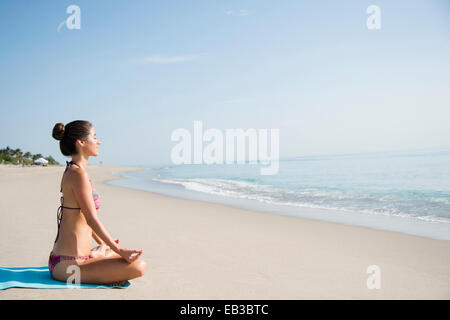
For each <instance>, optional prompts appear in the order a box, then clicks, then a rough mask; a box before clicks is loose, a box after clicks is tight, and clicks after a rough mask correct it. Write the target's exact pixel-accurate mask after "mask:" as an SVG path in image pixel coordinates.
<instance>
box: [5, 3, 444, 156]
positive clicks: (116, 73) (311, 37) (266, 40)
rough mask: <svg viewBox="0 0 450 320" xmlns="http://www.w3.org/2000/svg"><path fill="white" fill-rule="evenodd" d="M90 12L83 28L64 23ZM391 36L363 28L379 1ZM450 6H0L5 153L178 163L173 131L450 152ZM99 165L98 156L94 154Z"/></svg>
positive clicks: (342, 149) (301, 145)
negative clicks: (84, 127) (67, 140)
mask: <svg viewBox="0 0 450 320" xmlns="http://www.w3.org/2000/svg"><path fill="white" fill-rule="evenodd" d="M71 4H76V5H78V6H79V7H80V9H81V29H80V30H68V29H67V28H62V29H61V30H60V31H59V32H58V30H57V28H58V25H59V24H60V23H61V22H62V21H64V20H65V19H67V17H68V16H69V14H67V13H66V8H67V7H68V6H69V5H71ZM372 4H375V5H378V6H379V7H380V9H381V29H380V30H369V29H367V27H366V20H367V17H368V14H367V13H366V8H367V7H368V6H369V5H372ZM449 9H450V5H449V3H448V1H361V0H359V1H283V0H282V1H262V0H257V1H243V0H241V1H229V0H227V1H212V0H209V1H196V0H192V1H187V0H185V1H101V0H96V1H24V0H17V1H12V0H11V1H5V0H0V43H1V44H0V48H1V50H0V147H6V145H9V146H10V147H13V148H21V149H22V150H24V151H30V152H33V153H37V152H40V153H42V154H44V155H52V156H53V157H54V158H55V159H57V160H58V161H60V162H62V161H64V160H65V158H64V157H63V156H62V155H61V153H60V151H59V147H58V142H57V141H56V140H54V139H53V138H52V137H51V130H52V128H53V125H54V124H55V123H56V122H63V123H67V122H70V121H72V120H77V119H85V120H89V121H91V122H92V123H93V124H94V126H95V129H96V132H97V136H98V137H99V138H100V140H101V141H102V145H101V149H100V156H99V157H98V158H97V159H91V160H92V163H97V162H98V161H103V163H104V164H114V165H139V164H156V163H164V162H169V161H170V151H171V149H172V147H173V146H174V145H175V143H174V142H171V141H170V135H171V132H172V131H173V130H175V129H177V128H186V129H189V130H191V131H192V130H193V121H194V120H202V121H203V126H204V128H205V129H208V128H218V129H222V130H225V129H226V128H243V129H247V128H256V129H258V128H268V129H270V128H279V129H280V156H281V157H291V156H298V155H315V154H336V153H347V152H371V151H383V150H386V151H388V150H399V149H400V150H404V149H421V148H449V147H450V139H449V137H450V126H449V125H448V122H449V119H450V61H449V60H450V59H449V57H450V41H449V40H450V10H449ZM91 160H90V161H91Z"/></svg>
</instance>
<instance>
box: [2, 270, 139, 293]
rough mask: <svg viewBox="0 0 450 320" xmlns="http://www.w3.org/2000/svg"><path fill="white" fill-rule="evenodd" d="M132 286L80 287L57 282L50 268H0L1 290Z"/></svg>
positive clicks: (95, 286)
mask: <svg viewBox="0 0 450 320" xmlns="http://www.w3.org/2000/svg"><path fill="white" fill-rule="evenodd" d="M129 286H130V282H128V281H127V283H126V284H125V285H123V286H120V287H119V286H117V287H111V286H105V285H101V284H87V283H82V284H80V285H76V284H67V283H65V282H60V281H56V280H54V279H53V278H52V276H51V275H50V271H49V270H48V267H23V268H6V267H0V290H5V289H9V288H32V289H74V288H79V289H83V288H86V289H89V288H91V289H92V288H94V289H99V288H103V289H115V288H119V289H124V288H127V287H129Z"/></svg>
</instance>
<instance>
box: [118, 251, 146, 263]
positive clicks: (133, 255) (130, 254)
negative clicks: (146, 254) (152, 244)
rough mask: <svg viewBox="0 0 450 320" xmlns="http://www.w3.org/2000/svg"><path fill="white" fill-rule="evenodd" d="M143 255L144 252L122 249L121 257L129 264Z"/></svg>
mask: <svg viewBox="0 0 450 320" xmlns="http://www.w3.org/2000/svg"><path fill="white" fill-rule="evenodd" d="M141 254H142V250H131V249H125V248H121V249H120V256H121V257H122V258H124V259H125V260H126V261H127V262H128V263H132V262H133V261H134V260H136V259H137V258H139V257H140V256H141Z"/></svg>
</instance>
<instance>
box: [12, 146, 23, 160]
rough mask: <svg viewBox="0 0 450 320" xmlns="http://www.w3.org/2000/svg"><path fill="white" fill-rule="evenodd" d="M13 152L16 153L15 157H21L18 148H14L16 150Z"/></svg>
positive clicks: (20, 151)
mask: <svg viewBox="0 0 450 320" xmlns="http://www.w3.org/2000/svg"><path fill="white" fill-rule="evenodd" d="M14 152H15V154H16V157H18V158H22V154H23V153H22V150H20V149H18V148H17V149H16V150H14Z"/></svg>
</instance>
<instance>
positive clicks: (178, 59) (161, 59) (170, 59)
mask: <svg viewBox="0 0 450 320" xmlns="http://www.w3.org/2000/svg"><path fill="white" fill-rule="evenodd" d="M202 55H204V54H190V55H178V56H168V55H152V56H148V57H145V58H141V59H138V61H139V62H147V63H154V64H169V63H182V62H186V61H192V60H195V59H197V58H199V57H200V56H202Z"/></svg>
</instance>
